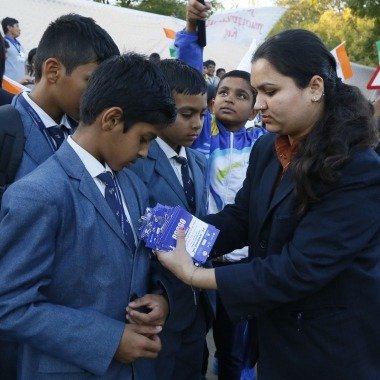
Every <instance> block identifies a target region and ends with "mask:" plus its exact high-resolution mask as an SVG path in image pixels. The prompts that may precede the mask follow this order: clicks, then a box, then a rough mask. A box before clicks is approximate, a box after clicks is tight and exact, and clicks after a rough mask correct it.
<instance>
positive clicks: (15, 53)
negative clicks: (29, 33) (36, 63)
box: [1, 17, 32, 84]
mask: <svg viewBox="0 0 380 380" xmlns="http://www.w3.org/2000/svg"><path fill="white" fill-rule="evenodd" d="M1 26H2V28H3V32H4V38H5V39H6V40H7V42H8V44H9V48H8V49H7V57H6V61H5V75H6V76H7V77H8V78H10V79H13V80H14V81H16V82H19V83H21V84H28V83H30V82H31V80H32V78H31V77H30V76H29V75H27V73H26V55H25V51H24V48H23V47H22V45H21V44H20V42H19V41H18V39H17V37H20V34H21V29H20V26H19V23H18V21H17V20H16V19H15V18H12V17H5V18H3V19H2V20H1Z"/></svg>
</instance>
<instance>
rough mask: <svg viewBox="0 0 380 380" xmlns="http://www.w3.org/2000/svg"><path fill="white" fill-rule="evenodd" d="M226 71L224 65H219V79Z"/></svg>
mask: <svg viewBox="0 0 380 380" xmlns="http://www.w3.org/2000/svg"><path fill="white" fill-rule="evenodd" d="M225 73H226V70H225V69H223V68H222V67H219V69H217V70H216V76H217V77H219V79H222V76H223V75H224V74H225Z"/></svg>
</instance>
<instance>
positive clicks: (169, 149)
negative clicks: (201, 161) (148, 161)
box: [156, 137, 187, 162]
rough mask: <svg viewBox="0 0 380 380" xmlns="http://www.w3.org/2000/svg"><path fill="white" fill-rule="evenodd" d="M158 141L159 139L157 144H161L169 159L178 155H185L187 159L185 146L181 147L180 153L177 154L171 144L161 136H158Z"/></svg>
mask: <svg viewBox="0 0 380 380" xmlns="http://www.w3.org/2000/svg"><path fill="white" fill-rule="evenodd" d="M156 141H157V144H158V145H159V147H160V148H161V149H162V150H163V151H164V153H165V155H166V157H167V158H168V159H169V160H170V159H171V158H174V157H177V156H180V157H184V158H186V159H187V155H186V149H185V147H183V146H181V149H180V151H179V153H178V154H177V152H176V151H175V150H174V149H173V148H172V147H171V146H169V145H168V144H167V143H166V142H165V141H164V140H162V139H161V138H160V137H157V138H156ZM173 161H174V162H177V161H175V160H173Z"/></svg>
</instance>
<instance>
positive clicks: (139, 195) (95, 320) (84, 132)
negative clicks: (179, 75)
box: [0, 54, 175, 380]
mask: <svg viewBox="0 0 380 380" xmlns="http://www.w3.org/2000/svg"><path fill="white" fill-rule="evenodd" d="M174 119H175V106H174V102H173V99H172V97H171V92H170V89H169V87H168V85H167V83H166V81H165V78H164V77H163V75H162V73H161V72H160V71H159V70H158V68H157V67H156V66H155V65H153V64H152V63H150V62H149V61H148V60H147V59H145V58H143V57H142V56H139V55H137V54H128V55H125V56H115V57H112V58H110V59H109V60H107V61H106V62H104V63H102V64H101V65H100V66H99V67H98V69H97V70H96V71H95V72H94V73H93V75H92V76H91V78H90V80H89V83H88V88H87V90H86V92H85V93H84V95H83V97H82V101H81V117H80V120H81V121H80V123H79V126H78V128H77V130H76V132H75V133H74V135H73V136H72V137H71V136H70V137H69V138H68V140H67V141H65V142H64V143H63V144H62V146H61V148H60V149H59V150H58V151H57V152H56V154H54V155H53V156H52V157H50V158H49V159H48V160H47V161H46V162H44V163H43V164H41V165H40V166H39V167H38V168H37V169H36V170H34V171H33V173H30V174H29V175H27V176H25V177H23V178H22V179H20V180H18V181H16V182H15V183H14V184H12V185H11V186H10V187H9V188H8V189H7V190H6V192H5V193H4V198H3V205H2V209H1V213H0V265H1V268H2V269H1V272H0V335H1V336H2V337H4V338H5V339H10V340H16V341H18V342H19V343H20V345H19V346H20V351H19V352H20V355H19V363H18V378H19V379H26V380H30V379H51V378H54V379H62V380H63V379H68V378H69V379H74V378H75V379H90V378H95V377H96V378H102V379H115V380H119V379H120V380H125V379H130V380H132V379H135V380H138V379H141V380H145V379H154V378H155V376H154V368H153V361H152V360H150V359H152V358H155V357H156V356H157V354H158V352H159V351H160V349H161V342H160V338H159V336H158V333H159V332H160V331H161V326H162V325H163V323H164V321H165V319H166V316H167V313H168V304H167V301H166V299H165V298H164V297H163V296H162V295H158V294H150V293H151V291H154V290H155V288H157V286H156V285H155V284H156V283H158V282H159V281H160V278H159V275H158V274H157V273H156V272H151V267H150V256H149V252H147V250H146V249H145V248H144V246H143V244H141V243H140V242H139V241H138V240H137V237H136V235H137V233H136V231H137V229H138V219H139V218H140V216H141V215H142V214H143V213H144V210H145V208H146V206H147V194H146V189H145V186H144V184H143V183H142V182H141V181H140V180H139V179H138V178H137V176H136V175H135V174H134V173H132V172H131V171H130V170H124V171H120V170H121V169H122V168H123V167H125V166H128V165H129V164H130V163H131V162H133V161H134V160H136V159H137V158H138V157H144V156H146V154H147V150H148V143H149V141H150V140H151V139H153V138H154V137H155V136H156V135H157V134H158V133H159V131H160V130H161V129H162V128H163V127H164V126H166V125H168V124H170V123H172V122H173V120H174ZM108 180H110V181H108ZM160 282H161V283H162V282H163V281H160ZM135 298H139V299H140V304H141V305H143V306H145V307H147V310H146V312H147V314H146V315H145V320H146V321H147V322H148V323H147V324H145V325H144V326H141V325H137V324H131V323H127V321H126V312H125V309H126V307H127V306H128V304H129V302H130V301H131V300H133V299H135ZM132 305H133V304H132ZM130 306H131V305H130ZM135 313H137V314H139V312H138V311H136V310H135Z"/></svg>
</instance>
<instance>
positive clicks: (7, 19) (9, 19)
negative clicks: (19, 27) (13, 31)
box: [1, 17, 18, 34]
mask: <svg viewBox="0 0 380 380" xmlns="http://www.w3.org/2000/svg"><path fill="white" fill-rule="evenodd" d="M14 24H18V21H17V20H16V19H15V18H12V17H5V18H3V19H2V20H1V27H2V28H3V33H4V34H6V33H7V32H8V26H13V25H14Z"/></svg>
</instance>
